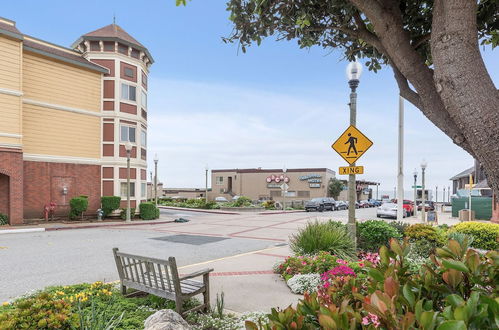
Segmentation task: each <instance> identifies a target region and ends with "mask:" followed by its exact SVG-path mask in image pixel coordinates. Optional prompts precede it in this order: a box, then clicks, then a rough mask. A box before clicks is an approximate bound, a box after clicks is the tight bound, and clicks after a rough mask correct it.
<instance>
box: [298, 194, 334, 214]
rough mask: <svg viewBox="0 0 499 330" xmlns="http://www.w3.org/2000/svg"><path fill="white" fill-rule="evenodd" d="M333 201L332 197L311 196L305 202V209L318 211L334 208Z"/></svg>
mask: <svg viewBox="0 0 499 330" xmlns="http://www.w3.org/2000/svg"><path fill="white" fill-rule="evenodd" d="M334 205H335V201H334V199H333V198H327V197H318V198H313V199H311V200H309V201H308V202H306V203H305V211H307V212H310V211H319V212H322V211H324V210H331V211H332V210H334Z"/></svg>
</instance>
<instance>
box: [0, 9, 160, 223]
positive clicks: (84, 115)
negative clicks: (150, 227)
mask: <svg viewBox="0 0 499 330" xmlns="http://www.w3.org/2000/svg"><path fill="white" fill-rule="evenodd" d="M152 63H153V59H152V57H151V55H150V54H149V52H148V50H147V49H146V48H145V47H144V46H143V45H141V44H140V43H139V42H138V41H136V40H135V39H134V38H132V37H131V36H130V35H129V34H127V33H126V32H125V31H124V30H123V29H121V28H120V27H119V26H117V25H115V24H111V25H108V26H106V27H104V28H101V29H99V30H96V31H93V32H90V33H87V34H85V35H83V36H81V37H80V38H79V39H78V40H77V41H76V42H75V43H74V44H73V46H72V48H66V47H62V46H59V45H55V44H52V43H50V42H47V41H43V40H40V39H37V38H34V37H31V36H28V35H25V34H23V33H21V32H20V31H19V30H18V29H17V28H16V25H15V22H13V21H11V20H8V19H5V18H0V213H3V214H7V215H8V216H9V218H10V223H11V224H20V223H22V222H23V219H26V218H40V217H42V216H43V213H44V207H45V206H46V205H48V204H49V203H51V202H53V203H55V204H56V213H59V214H67V213H68V211H69V200H70V199H71V198H72V197H75V196H79V195H86V196H88V197H89V212H95V210H96V209H97V208H99V207H100V197H101V196H107V195H122V196H126V185H124V184H123V183H124V182H126V151H125V142H126V141H130V142H131V143H132V145H133V149H132V152H131V165H132V171H131V178H132V186H131V194H132V200H133V202H132V207H134V206H135V205H136V203H137V202H139V201H141V200H142V199H143V200H145V197H146V195H145V194H146V173H147V172H146V170H147V165H146V155H147V147H146V136H147V110H148V109H147V88H148V85H147V77H148V74H149V67H150V65H151V64H152Z"/></svg>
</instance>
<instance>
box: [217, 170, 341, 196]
mask: <svg viewBox="0 0 499 330" xmlns="http://www.w3.org/2000/svg"><path fill="white" fill-rule="evenodd" d="M272 174H274V175H281V174H282V171H281V172H279V171H275V172H267V171H265V172H263V171H262V172H253V173H245V172H243V173H241V172H235V171H228V172H212V175H211V182H212V191H211V192H209V193H208V197H209V199H210V200H213V199H214V198H215V197H218V196H223V197H225V198H227V199H230V198H232V196H231V195H230V194H228V193H222V192H221V190H228V188H229V187H228V177H232V192H233V195H239V196H246V197H249V198H251V199H253V200H258V199H261V198H267V199H268V198H270V197H271V196H272V198H273V199H274V200H281V199H282V193H281V189H280V188H279V187H277V186H276V187H271V188H269V187H268V185H269V183H267V181H266V178H267V177H268V176H270V175H272ZM310 174H317V175H320V176H321V177H320V178H313V179H320V180H321V182H320V183H317V184H320V188H312V187H310V183H311V182H309V181H308V179H304V180H301V179H300V177H302V176H306V175H310ZM219 176H223V177H224V179H223V184H222V185H217V181H216V177H219ZM286 176H287V177H289V179H290V181H289V183H288V185H289V189H288V196H289V194H293V192H296V196H289V197H287V199H288V200H308V199H311V198H315V197H324V196H326V195H327V183H328V181H329V179H330V178H332V177H334V174H333V173H330V172H327V171H324V170H322V171H314V170H311V171H300V172H295V171H293V170H289V171H288V172H287V173H286ZM281 183H282V182H280V183H276V182H274V181H273V182H271V184H272V185H280V184H281ZM313 183H316V182H313ZM272 191H273V192H272ZM304 192H309V193H308V194H306V193H304Z"/></svg>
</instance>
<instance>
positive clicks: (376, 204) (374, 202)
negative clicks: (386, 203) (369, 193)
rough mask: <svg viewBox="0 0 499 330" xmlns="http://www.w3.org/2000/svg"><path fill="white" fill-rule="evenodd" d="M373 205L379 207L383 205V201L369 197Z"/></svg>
mask: <svg viewBox="0 0 499 330" xmlns="http://www.w3.org/2000/svg"><path fill="white" fill-rule="evenodd" d="M367 201H368V202H369V203H370V204H371V205H372V206H373V207H378V206H381V201H378V200H376V199H368V200H367Z"/></svg>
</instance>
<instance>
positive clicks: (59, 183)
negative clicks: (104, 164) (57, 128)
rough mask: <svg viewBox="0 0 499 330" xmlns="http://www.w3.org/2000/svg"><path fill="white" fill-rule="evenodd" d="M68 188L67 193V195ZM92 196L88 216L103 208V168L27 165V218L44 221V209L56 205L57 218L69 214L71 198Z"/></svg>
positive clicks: (25, 168) (25, 214) (25, 187)
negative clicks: (42, 219) (49, 204)
mask: <svg viewBox="0 0 499 330" xmlns="http://www.w3.org/2000/svg"><path fill="white" fill-rule="evenodd" d="M64 187H66V188H67V194H66V195H64V194H63V189H64ZM80 195H86V196H88V209H87V212H86V213H88V214H95V212H96V210H97V209H98V208H99V207H100V196H101V166H99V165H82V164H67V163H49V162H30V161H25V162H24V217H25V218H26V219H32V218H42V217H43V208H44V206H45V205H46V204H48V203H50V202H51V201H54V202H56V204H57V208H56V215H61V216H64V215H68V214H69V201H70V200H71V198H73V197H76V196H80Z"/></svg>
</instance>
